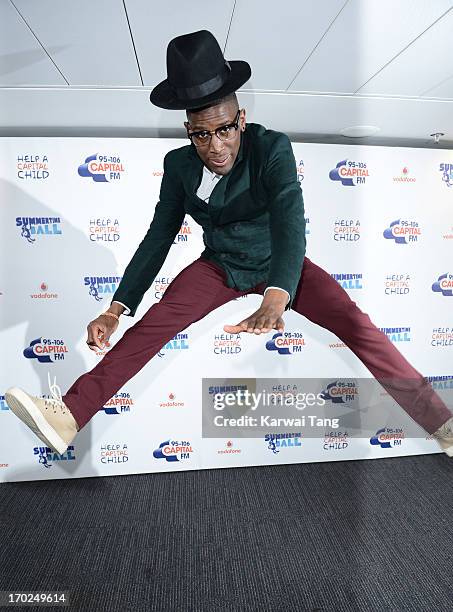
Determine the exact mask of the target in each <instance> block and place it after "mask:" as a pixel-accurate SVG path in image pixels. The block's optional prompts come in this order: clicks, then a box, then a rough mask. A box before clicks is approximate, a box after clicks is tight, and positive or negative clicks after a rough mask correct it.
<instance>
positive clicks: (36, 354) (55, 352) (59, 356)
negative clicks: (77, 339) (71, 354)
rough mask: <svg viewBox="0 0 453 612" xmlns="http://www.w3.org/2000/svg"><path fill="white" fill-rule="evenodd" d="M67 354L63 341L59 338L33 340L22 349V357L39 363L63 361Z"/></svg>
mask: <svg viewBox="0 0 453 612" xmlns="http://www.w3.org/2000/svg"><path fill="white" fill-rule="evenodd" d="M67 352H68V347H67V346H66V344H65V342H64V340H62V339H61V338H42V337H41V338H35V340H32V341H31V342H30V345H29V346H28V347H27V348H26V349H24V351H23V355H24V357H26V358H27V359H37V360H38V362H39V363H53V362H55V361H63V360H64V358H65V355H66V354H67Z"/></svg>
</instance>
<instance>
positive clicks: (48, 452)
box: [33, 445, 76, 469]
mask: <svg viewBox="0 0 453 612" xmlns="http://www.w3.org/2000/svg"><path fill="white" fill-rule="evenodd" d="M33 454H34V455H35V456H36V455H37V456H38V463H40V464H41V465H42V466H43V467H45V468H47V469H49V468H51V467H52V463H53V462H54V461H55V462H57V461H75V458H76V457H75V454H74V446H73V445H71V446H68V448H67V449H66V450H65V452H64V453H61V454H59V453H57V452H56V451H54V450H52V449H51V448H49V447H48V446H35V447H34V448H33Z"/></svg>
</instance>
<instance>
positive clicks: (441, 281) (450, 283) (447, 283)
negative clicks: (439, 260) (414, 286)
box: [431, 272, 453, 296]
mask: <svg viewBox="0 0 453 612" xmlns="http://www.w3.org/2000/svg"><path fill="white" fill-rule="evenodd" d="M431 289H432V290H433V291H434V292H435V293H442V295H444V296H452V295H453V274H452V273H451V272H445V274H441V275H440V276H439V278H438V279H437V280H436V281H435V282H434V283H433V284H432V285H431Z"/></svg>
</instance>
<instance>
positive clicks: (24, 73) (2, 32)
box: [0, 2, 66, 85]
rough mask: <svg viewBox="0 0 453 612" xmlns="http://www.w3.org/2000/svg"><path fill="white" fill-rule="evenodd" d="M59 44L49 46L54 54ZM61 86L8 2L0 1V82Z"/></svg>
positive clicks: (51, 67)
mask: <svg viewBox="0 0 453 612" xmlns="http://www.w3.org/2000/svg"><path fill="white" fill-rule="evenodd" d="M59 50H60V48H59V47H56V48H54V49H53V51H54V52H56V53H58V51H59ZM37 83H39V84H40V85H65V84H66V83H65V80H64V78H63V77H62V76H61V74H60V73H59V72H58V70H57V69H56V68H55V66H54V65H53V64H52V62H51V61H50V59H49V57H48V56H47V55H46V53H45V51H44V49H43V48H42V47H41V45H40V44H39V42H38V41H37V40H36V38H35V37H34V36H33V34H32V33H31V32H30V30H29V28H27V26H26V24H25V23H24V21H23V19H21V17H20V15H19V14H18V12H17V11H16V9H15V8H14V6H13V5H12V4H11V3H10V2H1V3H0V85H33V84H37Z"/></svg>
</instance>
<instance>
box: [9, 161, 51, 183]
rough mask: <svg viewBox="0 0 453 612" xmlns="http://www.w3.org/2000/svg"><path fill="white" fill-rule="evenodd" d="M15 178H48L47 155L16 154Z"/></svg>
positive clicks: (36, 179)
mask: <svg viewBox="0 0 453 612" xmlns="http://www.w3.org/2000/svg"><path fill="white" fill-rule="evenodd" d="M16 167H17V178H19V179H22V180H28V179H31V180H35V181H39V180H43V179H46V178H49V159H48V157H47V155H18V156H17V166H16Z"/></svg>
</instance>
